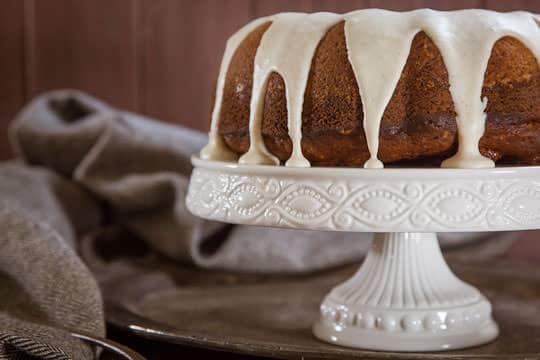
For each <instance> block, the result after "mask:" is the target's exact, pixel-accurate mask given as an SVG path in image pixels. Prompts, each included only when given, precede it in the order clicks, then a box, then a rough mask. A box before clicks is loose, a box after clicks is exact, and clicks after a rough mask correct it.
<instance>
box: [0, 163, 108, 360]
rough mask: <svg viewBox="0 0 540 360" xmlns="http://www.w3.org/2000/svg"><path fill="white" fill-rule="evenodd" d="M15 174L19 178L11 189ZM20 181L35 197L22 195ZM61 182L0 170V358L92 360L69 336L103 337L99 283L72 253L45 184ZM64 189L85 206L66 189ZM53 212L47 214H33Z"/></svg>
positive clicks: (41, 175) (38, 174)
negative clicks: (16, 187)
mask: <svg viewBox="0 0 540 360" xmlns="http://www.w3.org/2000/svg"><path fill="white" fill-rule="evenodd" d="M32 175H33V177H32V178H30V177H29V176H32ZM49 175H50V176H49ZM14 176H17V178H18V179H19V180H23V183H21V184H20V185H21V186H20V187H18V189H19V190H18V191H17V190H16V189H15V188H14V184H13V183H12V180H13V177H14ZM24 179H28V180H30V181H31V182H32V185H33V188H34V189H35V191H29V192H28V193H26V194H25V192H24V185H29V184H28V183H26V184H25V183H24ZM61 181H62V180H61V179H59V178H56V177H55V176H54V174H48V175H47V174H46V172H44V171H42V170H37V169H36V170H30V169H22V168H18V167H17V166H15V165H12V164H9V165H0V194H1V197H0V199H1V200H0V229H1V230H2V231H1V234H0V299H2V301H1V306H0V325H1V326H0V359H36V358H38V359H93V357H94V356H93V351H92V349H91V348H90V347H88V346H87V345H85V344H83V343H82V342H80V341H79V340H76V339H74V338H73V337H72V336H71V335H70V331H76V332H78V333H88V334H93V335H97V336H103V335H104V318H103V306H102V301H101V295H100V292H99V288H98V285H97V284H96V282H95V280H94V278H93V276H92V274H91V273H90V271H89V270H88V269H87V267H86V266H85V265H84V264H83V262H82V261H81V260H80V259H79V257H78V256H77V255H76V253H75V251H74V249H73V247H72V245H73V237H74V234H73V233H72V230H73V229H74V228H70V226H69V225H68V221H67V219H65V218H63V214H64V213H65V212H64V211H63V210H61V207H63V204H62V203H61V202H59V201H58V199H59V198H61V195H60V196H59V197H58V198H55V197H54V195H53V193H52V191H50V190H47V186H45V185H48V186H49V189H53V188H54V187H55V186H56V185H58V182H61ZM63 188H64V189H65V191H67V192H68V193H69V195H71V196H73V197H72V198H73V199H78V200H79V201H80V202H81V203H82V202H84V201H85V200H87V199H85V195H84V194H83V193H79V194H77V191H76V189H74V188H72V185H70V184H68V183H65V184H64V186H63ZM30 193H32V194H34V195H36V197H35V198H32V197H31V196H27V194H30ZM17 195H20V197H18V198H17ZM10 197H12V198H10ZM89 204H91V203H89ZM70 205H75V204H74V203H72V204H70ZM68 206H69V205H68ZM90 206H91V205H90ZM55 208H56V209H58V210H59V211H58V212H55V213H54V214H53V213H47V212H43V213H42V212H40V211H39V210H38V209H42V210H52V209H55ZM96 214H97V213H96ZM88 220H90V219H88ZM70 223H71V224H76V225H80V227H79V229H84V228H85V225H86V224H85V223H84V221H82V222H78V221H73V222H70Z"/></svg>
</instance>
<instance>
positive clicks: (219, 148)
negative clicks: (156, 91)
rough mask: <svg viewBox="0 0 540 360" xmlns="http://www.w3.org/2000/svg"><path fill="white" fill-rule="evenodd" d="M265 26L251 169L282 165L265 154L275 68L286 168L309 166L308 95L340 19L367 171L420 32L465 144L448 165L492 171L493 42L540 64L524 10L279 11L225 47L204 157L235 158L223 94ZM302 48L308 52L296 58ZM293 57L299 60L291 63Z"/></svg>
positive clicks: (539, 31)
mask: <svg viewBox="0 0 540 360" xmlns="http://www.w3.org/2000/svg"><path fill="white" fill-rule="evenodd" d="M265 21H266V22H271V24H270V27H269V28H268V30H267V31H266V32H265V33H264V34H263V36H262V39H261V42H260V44H259V47H258V48H257V52H256V56H255V71H254V75H253V77H254V81H253V91H252V97H251V106H250V119H249V128H250V148H249V151H248V153H247V154H244V156H242V157H241V158H240V162H242V163H248V164H279V162H278V161H277V158H275V157H274V156H273V155H272V154H270V153H269V152H268V151H267V150H266V148H265V145H264V141H263V139H262V134H261V122H262V111H261V106H262V102H263V97H264V93H265V86H266V83H265V82H266V80H267V79H268V76H269V75H270V73H271V72H272V71H275V72H277V73H278V74H280V75H281V76H282V77H283V80H284V82H285V89H286V91H285V92H286V101H287V109H288V114H287V116H288V122H287V124H288V130H289V135H290V137H291V140H292V143H293V152H292V155H291V158H290V159H289V161H287V163H286V166H309V162H308V161H307V159H305V157H304V156H303V154H302V149H301V146H300V144H301V138H302V104H303V100H304V96H303V94H304V91H305V88H306V84H307V78H308V75H309V69H310V67H311V62H312V59H313V56H314V54H315V50H316V48H317V45H318V43H319V42H320V40H321V39H322V37H323V36H324V35H325V34H326V32H327V31H328V29H329V28H330V27H331V26H333V25H335V24H337V23H339V22H341V21H344V22H345V38H346V43H347V52H348V56H349V62H350V64H351V65H352V68H353V71H354V74H355V78H356V81H357V85H358V89H359V92H360V97H361V99H362V106H363V110H364V124H363V126H364V131H365V134H366V142H367V144H368V149H369V153H370V155H371V157H370V159H369V160H368V162H366V164H365V166H366V167H382V162H380V160H378V158H377V153H378V142H379V129H380V122H381V119H382V116H383V114H384V110H385V109H386V106H387V105H388V102H389V101H390V99H391V97H392V94H393V92H394V90H395V87H396V85H397V81H398V80H399V78H400V75H401V72H402V71H403V67H404V66H405V63H406V61H407V58H408V56H409V53H410V50H411V43H412V40H413V38H414V36H415V35H416V34H418V33H419V32H421V31H423V32H425V33H426V34H427V36H429V37H430V38H431V40H432V41H433V42H434V43H435V45H436V46H437V48H438V50H439V51H440V53H441V56H442V58H443V62H444V64H445V66H446V69H447V71H448V77H449V82H450V92H451V96H452V100H453V102H454V108H455V112H456V115H457V116H456V121H457V125H458V139H459V142H458V152H457V153H456V154H455V155H454V156H453V157H451V158H450V159H447V160H445V161H444V162H443V166H447V167H492V166H494V163H493V162H492V161H491V160H490V159H488V158H485V157H483V156H482V155H481V154H480V151H479V141H480V138H481V137H482V135H483V134H484V130H485V107H486V101H487V99H485V98H484V99H482V98H481V94H482V85H483V81H484V74H485V72H486V68H487V64H488V61H489V58H490V55H491V51H492V48H493V45H494V44H495V42H496V41H497V40H499V39H501V38H503V37H505V36H512V37H515V38H516V39H518V40H519V41H520V42H522V43H523V44H524V45H525V46H526V47H527V48H528V49H529V50H530V51H531V52H532V54H533V55H534V56H535V57H536V59H537V62H539V59H540V28H539V25H538V21H539V19H538V17H537V16H536V15H534V14H531V13H528V12H524V11H514V12H508V13H498V12H495V11H491V10H481V9H471V10H457V11H444V12H442V11H436V10H431V9H419V10H413V11H409V12H396V11H389V10H380V9H364V10H356V11H353V12H350V13H347V14H342V15H338V14H332V13H328V12H320V13H312V14H304V13H281V14H276V15H272V16H268V17H264V18H260V19H257V20H255V21H253V22H251V23H249V24H248V25H246V26H245V27H244V28H242V29H240V31H239V32H237V33H236V34H235V35H233V37H231V39H230V40H229V41H228V43H227V48H226V51H225V55H224V59H223V62H222V67H221V69H220V75H219V77H218V86H217V89H216V102H215V104H214V109H213V113H212V120H211V130H210V140H209V144H208V145H207V146H206V147H205V149H203V151H202V152H201V157H202V158H205V159H213V160H233V159H234V158H236V154H234V153H232V152H231V151H230V150H228V149H227V147H226V145H225V144H224V143H223V140H222V139H221V138H220V137H219V134H218V121H219V112H220V107H221V101H222V99H221V94H222V92H223V87H224V82H225V77H226V74H227V69H228V65H229V64H228V61H230V58H231V57H232V54H234V51H235V50H236V48H237V47H238V46H239V44H240V43H241V40H242V39H243V38H245V36H247V35H248V34H249V32H250V31H251V30H252V29H254V28H255V27H256V26H257V25H260V24H262V23H263V22H265ZM308 27H312V28H309V29H311V31H309V29H307V28H308ZM231 40H232V41H231ZM302 45H303V47H302ZM299 49H300V50H303V51H296V53H295V50H299ZM291 53H292V54H295V55H296V57H294V58H291V56H290V54H291ZM287 55H289V56H287ZM374 57H376V59H374ZM258 71H259V73H257V72H258ZM284 74H285V75H284ZM256 78H257V79H256ZM381 78H382V79H381ZM292 79H295V80H292ZM257 109H259V111H257ZM306 162H307V163H306Z"/></svg>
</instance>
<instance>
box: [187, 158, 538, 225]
mask: <svg viewBox="0 0 540 360" xmlns="http://www.w3.org/2000/svg"><path fill="white" fill-rule="evenodd" d="M192 161H193V165H194V170H193V172H192V175H191V181H190V184H189V189H188V195H187V197H186V205H187V207H188V209H189V210H190V211H191V212H192V213H193V214H194V215H197V216H199V217H202V218H206V219H210V220H216V221H223V222H228V223H234V224H248V225H260V226H270V227H282V228H292V229H306V230H325V231H353V232H460V231H507V230H529V229H538V228H540V166H530V167H500V168H493V169H438V168H432V169H408V168H406V169H405V168H404V169H355V168H291V167H284V166H267V165H254V166H252V165H239V164H236V163H232V162H229V163H226V162H218V161H209V160H201V159H199V158H198V157H196V156H194V157H193V158H192Z"/></svg>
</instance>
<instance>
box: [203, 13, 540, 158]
mask: <svg viewBox="0 0 540 360" xmlns="http://www.w3.org/2000/svg"><path fill="white" fill-rule="evenodd" d="M538 21H539V20H538V19H537V17H536V16H535V15H533V14H530V13H527V12H511V13H498V12H494V11H487V10H460V11H451V12H441V11H434V10H429V9H423V10H416V11H410V12H393V11H386V10H377V9H368V10H359V11H354V12H351V13H348V14H343V15H338V14H332V13H314V14H301V13H283V14H277V15H273V16H269V17H265V18H261V19H257V20H255V21H253V22H251V23H249V24H248V25H246V26H245V27H244V28H242V29H241V30H240V31H238V32H237V33H236V34H234V35H233V36H232V37H231V38H230V39H229V41H228V43H227V47H226V50H225V54H224V58H223V61H222V64H221V68H220V73H219V76H218V80H217V87H216V93H215V104H214V108H213V112H212V116H211V122H210V139H209V143H208V145H207V146H206V147H205V148H204V149H203V150H202V151H201V158H203V159H212V160H224V161H231V160H235V159H238V161H239V162H240V163H244V164H274V165H277V164H280V163H283V164H285V165H286V166H304V167H305V166H310V165H311V166H364V167H367V168H380V167H382V166H383V163H384V164H387V165H398V166H404V165H414V166H439V165H441V166H443V167H461V168H478V167H493V166H494V163H495V162H497V163H504V164H527V165H536V164H539V163H540V68H539V66H538V61H537V60H538V59H539V56H540V27H539V24H538Z"/></svg>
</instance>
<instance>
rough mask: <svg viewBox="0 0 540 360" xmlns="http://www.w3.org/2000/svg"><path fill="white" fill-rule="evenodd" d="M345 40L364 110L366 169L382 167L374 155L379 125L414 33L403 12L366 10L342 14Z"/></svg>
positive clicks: (405, 59)
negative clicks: (367, 151)
mask: <svg viewBox="0 0 540 360" xmlns="http://www.w3.org/2000/svg"><path fill="white" fill-rule="evenodd" d="M345 19H346V22H345V40H346V43H347V52H348V56H349V62H350V63H351V66H352V68H353V72H354V75H355V77H356V82H357V84H358V89H359V92H360V98H361V99H362V107H363V112H364V132H365V134H366V141H367V145H368V149H369V152H370V155H371V157H370V159H369V160H368V161H367V162H366V163H365V164H364V167H365V168H382V167H383V163H382V162H381V161H380V160H379V159H378V158H377V152H378V149H379V128H380V124H381V120H382V116H383V114H384V110H385V109H386V105H387V104H388V102H389V101H390V99H391V98H392V94H393V93H394V89H395V88H396V85H397V83H398V81H399V78H400V76H401V72H402V70H403V67H404V66H405V63H406V62H407V57H408V56H409V50H410V48H411V43H412V39H413V37H414V35H415V32H414V31H411V24H410V21H409V19H408V17H407V16H404V13H398V12H392V11H385V10H378V9H369V10H360V11H356V12H352V13H349V14H347V15H345Z"/></svg>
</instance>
